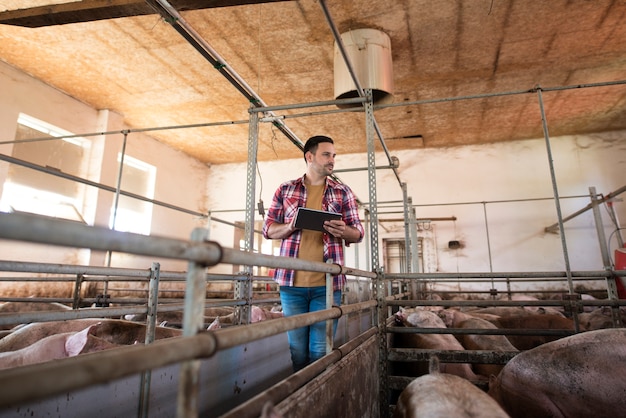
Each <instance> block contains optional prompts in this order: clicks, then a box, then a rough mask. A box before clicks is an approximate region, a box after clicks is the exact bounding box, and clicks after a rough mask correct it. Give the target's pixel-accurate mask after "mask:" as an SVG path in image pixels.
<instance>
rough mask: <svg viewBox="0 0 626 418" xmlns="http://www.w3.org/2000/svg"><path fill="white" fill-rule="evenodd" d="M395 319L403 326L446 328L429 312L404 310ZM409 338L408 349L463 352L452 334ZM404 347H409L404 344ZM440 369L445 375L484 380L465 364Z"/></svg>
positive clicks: (452, 364) (450, 364)
mask: <svg viewBox="0 0 626 418" xmlns="http://www.w3.org/2000/svg"><path fill="white" fill-rule="evenodd" d="M396 318H397V319H399V320H401V321H402V323H403V324H404V326H407V327H416V328H446V324H444V322H443V321H442V320H441V318H439V316H438V315H437V314H436V313H435V312H433V311H429V310H420V309H415V310H405V309H401V310H400V311H399V312H397V313H396ZM409 336H410V348H422V349H435V350H464V348H463V346H462V345H461V343H460V342H459V341H458V340H457V339H456V338H454V336H453V335H452V334H419V333H416V334H406V335H405V337H409ZM405 347H409V344H406V345H405ZM441 369H442V371H443V372H445V373H450V374H454V375H457V376H460V377H463V378H465V379H469V380H486V379H485V378H483V377H479V376H477V375H476V374H475V373H474V372H473V371H472V368H471V367H470V366H469V364H467V363H443V364H442V366H441Z"/></svg>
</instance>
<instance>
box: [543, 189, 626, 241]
mask: <svg viewBox="0 0 626 418" xmlns="http://www.w3.org/2000/svg"><path fill="white" fill-rule="evenodd" d="M624 192H626V186H622V187H620V188H619V189H617V190H614V191H612V192H610V193H609V194H607V195H606V196H603V197H602V198H600V199H597V200H596V201H595V203H594V202H592V203H589V204H588V205H587V206H585V207H584V208H582V209H580V210H578V211H576V212H574V213H572V214H571V215H569V216H566V217H565V218H563V222H567V221H569V220H571V219H574V218H575V217H577V216H578V215H580V214H583V213H585V212H587V211H588V210H589V209H592V208H593V207H594V204H596V205H599V204H602V203H605V202H608V201H609V200H611V199H614V198H615V197H616V196H619V195H620V194H622V193H624ZM558 227H559V223H558V222H557V223H555V224H552V225H550V226H546V227H545V231H546V232H556V230H557V229H558Z"/></svg>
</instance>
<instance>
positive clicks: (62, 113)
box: [0, 62, 209, 271]
mask: <svg viewBox="0 0 626 418" xmlns="http://www.w3.org/2000/svg"><path fill="white" fill-rule="evenodd" d="M0 91H1V92H2V93H1V94H0V142H5V141H6V142H8V141H12V140H13V138H14V136H15V129H16V125H17V117H18V115H19V113H20V112H22V113H26V114H28V115H30V116H33V117H35V118H38V119H40V120H44V121H46V122H48V123H50V124H53V125H55V126H58V127H60V128H62V129H65V130H68V131H70V132H74V133H77V134H86V133H95V132H120V133H116V134H113V135H107V136H106V137H104V136H94V137H90V138H92V139H93V142H94V146H93V147H92V148H93V153H92V157H91V170H90V174H89V176H90V180H92V181H95V182H98V183H101V184H104V185H107V186H110V187H113V188H115V187H116V185H117V176H118V162H117V155H118V153H119V152H121V151H122V146H123V138H124V137H123V135H122V134H121V131H122V130H124V129H128V128H129V127H128V126H126V125H125V124H124V122H123V117H122V116H121V115H119V114H116V113H115V112H112V111H108V110H101V111H98V110H95V109H93V108H91V107H89V106H87V105H86V104H84V103H82V102H80V101H78V100H75V99H73V98H71V97H69V96H67V95H65V94H63V93H62V92H60V91H58V90H56V89H53V88H51V87H50V86H48V85H46V84H43V83H41V82H40V81H38V80H36V79H33V78H32V77H30V76H28V75H27V74H24V73H22V72H20V71H18V70H16V69H15V68H12V67H10V66H8V65H6V64H4V63H1V62H0ZM11 151H12V144H4V145H0V153H2V154H5V155H9V156H10V155H11ZM126 155H129V156H132V157H135V158H137V159H139V160H141V161H144V162H146V163H149V164H152V165H154V166H156V167H157V174H156V189H155V196H154V199H155V200H157V201H160V202H165V203H168V204H171V205H174V206H177V207H181V208H185V209H188V210H191V211H195V212H199V213H206V211H207V206H206V201H207V199H206V183H207V176H208V173H209V171H208V168H207V167H206V166H205V165H204V164H202V163H200V162H199V161H197V160H195V159H193V158H190V157H189V156H187V155H184V154H183V153H182V152H179V151H177V150H174V149H172V148H170V147H168V146H165V145H163V144H162V143H160V142H158V141H156V140H154V139H152V138H151V137H150V136H148V135H146V134H139V133H131V134H129V135H128V137H127V144H126ZM8 166H9V164H8V163H6V162H4V161H0V193H1V187H2V184H3V183H4V179H5V178H6V175H7V170H8ZM93 189H94V192H93V202H92V205H90V206H89V207H88V210H87V219H86V220H87V223H88V224H90V225H97V226H103V227H108V222H109V217H110V212H111V207H112V205H113V199H114V194H113V193H111V192H108V191H103V190H99V189H95V188H93ZM197 226H202V227H203V226H205V221H204V220H200V219H198V218H197V217H195V216H193V215H190V214H187V213H182V212H179V211H176V210H173V209H169V208H165V207H162V206H158V205H154V209H153V215H152V235H160V236H167V237H174V238H181V239H189V237H190V235H191V231H192V230H193V228H195V227H197ZM83 253H84V251H83V252H79V251H76V250H73V249H66V248H54V249H51V248H48V247H43V248H41V247H40V246H32V245H25V244H19V243H18V244H16V243H13V242H6V241H5V242H0V254H2V256H1V258H2V259H5V260H15V261H35V262H52V263H77V264H83V263H86V264H90V265H95V266H102V265H106V259H105V255H104V254H100V253H95V252H94V253H93V254H90V253H89V252H87V255H86V256H85V255H84V254H83ZM153 261H158V262H160V263H161V269H163V270H177V271H183V270H186V269H187V263H186V262H182V261H179V260H152V259H149V258H144V257H135V256H129V255H124V254H113V257H112V261H111V266H113V267H129V268H149V267H150V265H151V264H152V262H153Z"/></svg>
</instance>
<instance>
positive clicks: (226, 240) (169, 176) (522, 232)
mask: <svg viewBox="0 0 626 418" xmlns="http://www.w3.org/2000/svg"><path fill="white" fill-rule="evenodd" d="M0 86H2V91H3V95H2V96H1V97H0V118H1V119H0V121H2V124H0V137H1V138H3V139H4V140H11V139H12V138H13V137H14V134H15V126H16V119H17V115H18V114H19V112H24V113H27V114H30V115H31V116H34V117H37V118H40V119H42V120H45V121H47V122H49V123H52V124H54V125H57V126H60V127H62V128H64V129H66V130H69V131H72V132H76V133H86V132H102V131H117V130H120V131H121V130H122V129H125V128H126V126H124V124H123V116H122V115H117V114H115V113H114V112H109V111H106V110H102V111H97V110H94V109H92V108H90V107H89V106H86V105H85V104H83V103H80V102H78V101H76V100H74V99H72V98H70V97H68V96H67V95H65V94H63V93H62V92H59V91H57V90H55V89H53V88H51V87H49V86H47V85H45V84H43V83H41V82H39V81H37V80H35V79H33V78H31V77H30V76H28V75H26V74H24V73H21V72H19V71H17V70H16V69H14V68H12V67H10V66H8V65H6V64H0ZM533 117H535V115H533ZM548 126H549V120H548ZM625 136H626V133H625V132H624V131H613V132H605V133H598V134H594V135H572V136H560V137H552V138H551V139H550V144H551V148H552V155H553V161H554V170H555V176H556V181H557V186H558V191H559V195H560V196H561V197H562V199H561V202H560V204H561V210H562V214H563V215H568V214H570V213H573V212H574V211H577V210H579V209H581V208H582V207H584V206H585V205H587V204H588V203H589V198H588V194H589V187H591V186H593V187H595V188H596V190H597V191H598V193H604V194H606V193H609V192H611V191H613V190H615V189H617V188H619V187H622V186H623V175H622V173H623V171H624V165H625V159H626V152H625V151H626V150H625V148H626V142H625V141H624V137H625ZM335 139H336V140H337V150H338V154H339V155H338V157H337V159H336V168H337V169H348V168H365V167H366V165H367V156H366V155H365V154H358V155H356V154H351V155H350V154H342V153H341V138H335ZM264 140H265V139H264V138H260V141H261V142H262V141H264ZM94 143H95V144H96V145H97V146H95V147H94V149H95V150H96V151H95V152H94V156H93V157H92V159H93V163H92V166H93V167H97V169H96V170H94V172H93V174H92V175H93V176H94V179H93V180H94V181H98V182H101V183H103V184H107V185H111V186H115V181H116V176H117V161H116V157H117V153H118V152H120V151H121V148H122V143H123V136H122V135H121V134H115V135H109V136H107V137H106V138H105V139H103V138H102V137H94ZM11 147H12V145H11V144H3V145H0V152H2V153H4V154H6V155H10V154H11ZM97 153H99V154H97ZM126 153H127V155H131V156H133V157H135V158H138V159H140V160H143V161H145V162H147V163H150V164H153V165H155V166H156V167H157V182H156V191H155V197H154V198H155V199H156V200H158V201H162V202H167V203H170V204H173V205H177V206H179V207H184V208H187V209H191V210H195V211H198V212H201V213H206V212H207V211H211V213H212V215H213V216H215V217H218V218H220V219H222V220H225V221H229V222H237V221H243V220H244V219H245V216H244V211H243V209H245V191H246V189H245V188H246V165H245V164H223V165H213V166H212V167H207V166H205V165H203V164H200V163H199V162H198V161H196V160H194V159H192V158H189V157H187V156H185V155H183V154H182V153H181V152H179V151H176V150H173V149H171V148H169V147H167V146H164V145H163V144H161V143H159V142H157V141H155V140H153V139H151V138H150V137H149V136H148V135H146V134H139V133H131V134H130V135H129V136H128V141H127V148H126ZM391 153H392V155H395V156H397V157H398V158H399V160H400V167H399V169H398V173H399V176H400V179H401V180H402V181H403V182H406V183H407V190H408V193H407V194H408V196H409V197H411V198H412V200H413V204H414V205H416V216H417V218H418V219H419V218H424V219H429V218H438V217H456V220H455V221H433V222H428V223H423V224H421V225H418V235H420V234H421V236H423V237H424V239H425V245H427V248H425V251H427V252H428V257H427V259H426V257H425V260H424V270H425V271H434V272H457V271H460V272H463V271H466V272H473V271H490V270H491V271H544V270H547V271H552V270H563V269H564V265H565V262H564V257H563V249H562V245H561V240H560V236H559V235H558V234H551V233H545V232H544V228H545V227H546V226H549V225H552V224H554V223H555V222H556V221H557V214H556V209H555V204H554V201H553V200H552V196H553V190H552V182H551V178H550V166H549V163H548V161H549V160H548V157H547V153H546V144H545V140H544V139H543V138H537V139H533V140H524V141H509V142H501V143H494V144H489V145H480V146H479V145H476V146H464V147H449V148H438V149H428V148H425V149H421V150H399V151H394V150H393V149H392V151H391ZM279 158H280V156H279ZM376 163H377V165H386V164H387V161H386V157H385V156H384V155H383V154H382V153H378V154H377V155H376ZM7 166H8V164H6V163H3V164H0V180H2V181H0V184H1V183H2V182H3V180H4V178H5V177H6V172H7ZM304 169H305V165H304V161H303V160H302V159H301V158H298V159H291V160H276V161H261V162H259V173H258V175H257V180H256V193H255V200H257V201H258V200H263V202H264V206H265V208H266V210H267V207H269V204H270V202H271V198H272V194H273V193H274V191H275V190H276V187H278V185H279V184H280V183H281V182H282V181H285V180H287V179H290V178H293V177H296V176H299V175H301V174H302V173H303V172H304ZM286 173H289V174H286ZM338 176H339V178H340V179H341V180H342V181H344V182H346V183H347V184H349V185H350V186H351V187H352V188H353V190H354V191H355V193H356V194H357V196H358V198H359V200H360V201H361V202H363V203H365V204H367V203H368V200H369V192H370V191H369V187H368V186H369V184H368V179H367V171H363V170H361V171H354V172H346V173H339V174H338ZM376 179H377V190H376V198H377V201H378V202H379V204H380V205H381V206H380V208H379V212H383V211H385V210H387V209H386V208H384V205H385V203H384V202H391V201H398V200H401V199H402V191H401V188H400V185H399V184H398V181H397V179H396V177H395V175H394V174H393V173H392V171H391V170H384V169H381V170H377V173H376ZM569 196H578V197H576V198H566V197H569ZM112 199H113V195H112V194H111V193H109V192H103V191H98V193H97V199H96V200H97V203H96V205H95V208H92V209H91V212H90V213H91V214H92V216H93V220H92V221H93V223H94V224H96V225H105V226H106V225H107V222H108V219H109V211H110V207H111V204H112ZM536 199H544V200H536ZM614 208H615V210H616V212H617V215H618V219H624V218H626V209H625V205H624V203H623V202H621V201H619V200H618V201H616V202H615V204H614ZM389 210H395V211H398V214H396V215H392V217H401V216H402V214H401V207H399V206H396V207H395V208H393V209H389ZM222 211H223V212H222ZM602 216H603V225H604V228H605V234H606V236H607V237H608V239H609V240H611V242H609V248H610V249H614V248H615V245H616V242H615V233H614V231H615V226H614V225H612V224H611V222H610V220H609V219H608V217H607V215H606V211H604V210H603V211H602ZM255 217H256V220H261V219H262V217H261V215H260V214H259V213H258V212H255ZM379 217H382V215H379ZM486 222H487V223H486ZM204 224H205V222H204V220H202V219H198V217H194V216H192V215H189V214H184V213H179V212H177V211H173V210H171V209H168V208H163V207H160V206H154V213H153V219H152V234H153V235H165V236H171V237H180V238H184V239H186V238H188V237H189V234H190V232H191V230H192V229H193V228H194V227H195V226H202V225H204ZM386 226H387V229H386V230H380V232H379V238H380V242H379V248H382V240H383V239H386V238H404V226H403V224H402V223H397V224H389V225H386ZM565 236H566V243H567V246H568V251H569V261H570V263H571V268H572V269H574V270H587V269H591V270H596V269H602V268H603V266H602V259H601V254H600V250H599V245H598V239H597V234H596V230H595V227H594V222H593V216H592V213H591V211H588V212H586V213H584V214H582V215H580V216H578V217H576V218H575V219H573V220H571V221H568V222H567V223H566V224H565ZM233 237H234V233H233V227H232V225H228V224H225V223H221V222H211V223H210V235H209V238H210V239H212V240H216V241H218V242H220V243H221V244H222V245H225V246H228V247H234V246H235V243H234V242H233ZM453 240H456V241H459V242H460V243H461V246H460V247H459V248H456V249H450V248H449V246H448V242H449V241H453ZM0 245H2V252H3V254H4V257H6V258H8V259H12V260H22V259H24V257H26V254H27V257H28V261H32V260H33V259H34V260H35V261H45V262H62V263H70V262H77V261H80V260H83V259H84V257H85V256H84V255H83V254H80V253H78V252H72V251H70V250H67V249H55V250H52V251H51V250H50V249H47V248H41V250H36V251H35V252H34V253H33V252H32V251H30V248H33V247H32V246H22V245H15V244H13V243H12V244H10V245H6V244H0ZM27 248H28V249H29V250H27ZM34 248H37V247H34ZM366 252H367V246H366V244H365V243H361V244H359V245H352V246H350V247H349V248H348V251H347V257H346V260H347V264H348V265H351V266H354V267H357V268H368V266H367V265H366V259H367V256H366ZM89 257H91V260H90V262H91V263H92V264H95V265H101V264H103V263H104V255H103V254H90V255H89ZM25 261H26V260H25ZM152 261H154V260H147V259H142V258H141V257H136V256H126V255H114V256H113V259H112V265H113V266H121V267H145V266H146V265H149V264H150V263H151V262H152ZM158 261H160V262H162V263H163V264H162V266H161V268H163V269H171V270H184V269H185V268H186V266H185V265H184V263H180V262H174V261H172V262H170V261H168V260H158ZM383 262H384V261H383V260H382V257H381V263H383ZM212 270H213V271H214V272H227V273H230V272H231V271H232V267H231V266H230V265H219V266H216V267H214V268H213V269H212Z"/></svg>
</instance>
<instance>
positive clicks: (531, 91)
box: [374, 80, 626, 110]
mask: <svg viewBox="0 0 626 418" xmlns="http://www.w3.org/2000/svg"><path fill="white" fill-rule="evenodd" d="M620 84H626V80H619V81H606V82H600V83H589V84H576V85H569V86H557V87H542V88H541V89H542V90H543V91H561V90H573V89H580V88H588V87H607V86H615V85H620ZM536 92H537V88H531V89H526V90H513V91H504V92H497V93H483V94H472V95H467V96H458V97H447V98H443V99H425V100H415V101H412V102H408V101H407V102H402V103H386V104H381V105H376V106H374V107H375V109H376V110H378V109H385V108H388V107H398V106H413V105H421V104H430V103H445V102H455V101H459V100H473V99H486V98H489V97H500V96H513V95H518V94H534V93H536Z"/></svg>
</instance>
